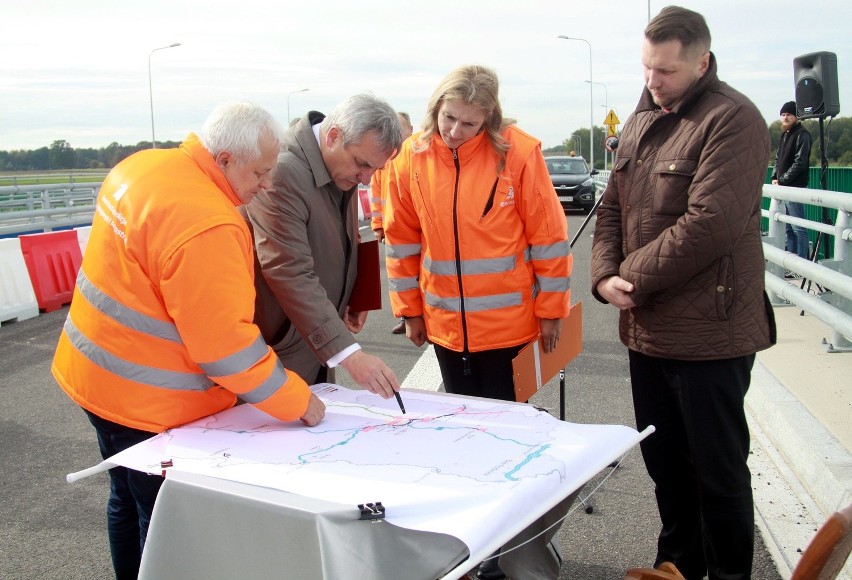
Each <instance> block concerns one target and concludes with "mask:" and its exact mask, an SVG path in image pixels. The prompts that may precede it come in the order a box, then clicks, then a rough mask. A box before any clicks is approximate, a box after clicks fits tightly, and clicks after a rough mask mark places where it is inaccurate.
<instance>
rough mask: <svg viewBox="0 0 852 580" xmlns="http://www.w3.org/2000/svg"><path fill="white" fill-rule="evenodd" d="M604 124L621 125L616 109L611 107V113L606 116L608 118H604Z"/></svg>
mask: <svg viewBox="0 0 852 580" xmlns="http://www.w3.org/2000/svg"><path fill="white" fill-rule="evenodd" d="M603 124H604V125H608V126H610V127H612V126H613V125H620V124H621V121H619V120H618V117H617V116H616V114H615V111H614V110H612V109H610V110H609V114H608V115H607V116H606V119H604V122H603Z"/></svg>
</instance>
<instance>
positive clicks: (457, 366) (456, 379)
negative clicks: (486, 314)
mask: <svg viewBox="0 0 852 580" xmlns="http://www.w3.org/2000/svg"><path fill="white" fill-rule="evenodd" d="M523 347H524V345H523V344H521V345H518V346H511V347H509V348H496V349H493V350H484V351H481V352H473V353H470V352H469V353H462V352H456V351H454V350H450V349H448V348H444V347H442V346H438V345H437V344H436V345H435V358H437V359H438V366H439V367H440V368H441V378H442V379H443V381H444V390H446V391H447V392H448V393H454V394H457V395H471V396H474V397H487V398H489V399H500V400H501V401H514V400H515V373H514V371H513V370H512V359H513V358H515V357H516V356H518V353H519V352H520V351H521V349H522V348H523Z"/></svg>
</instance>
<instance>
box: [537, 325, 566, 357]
mask: <svg viewBox="0 0 852 580" xmlns="http://www.w3.org/2000/svg"><path fill="white" fill-rule="evenodd" d="M538 323H539V327H540V328H541V344H542V346H544V352H546V353H547V352H550V351H552V350H553V349H555V348H556V343H557V342H559V333H560V332H562V319H561V318H541V319H539V321H538Z"/></svg>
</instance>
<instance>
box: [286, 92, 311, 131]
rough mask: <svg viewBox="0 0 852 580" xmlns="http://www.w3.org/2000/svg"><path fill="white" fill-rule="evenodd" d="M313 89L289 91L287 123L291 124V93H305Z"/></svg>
mask: <svg viewBox="0 0 852 580" xmlns="http://www.w3.org/2000/svg"><path fill="white" fill-rule="evenodd" d="M309 90H311V89H299V90H298V91H293V92H292V93H287V124H288V125H289V124H290V95H295V94H296V93H304V92H305V91H309Z"/></svg>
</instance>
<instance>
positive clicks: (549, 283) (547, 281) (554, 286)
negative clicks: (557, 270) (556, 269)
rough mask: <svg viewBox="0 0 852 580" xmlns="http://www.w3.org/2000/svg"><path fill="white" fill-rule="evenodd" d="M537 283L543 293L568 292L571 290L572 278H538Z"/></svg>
mask: <svg viewBox="0 0 852 580" xmlns="http://www.w3.org/2000/svg"><path fill="white" fill-rule="evenodd" d="M535 281H536V284H537V285H538V287H539V288H540V289H541V291H542V292H567V291H568V290H570V289H571V278H570V277H569V276H560V277H559V278H550V277H547V276H536V277H535Z"/></svg>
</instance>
